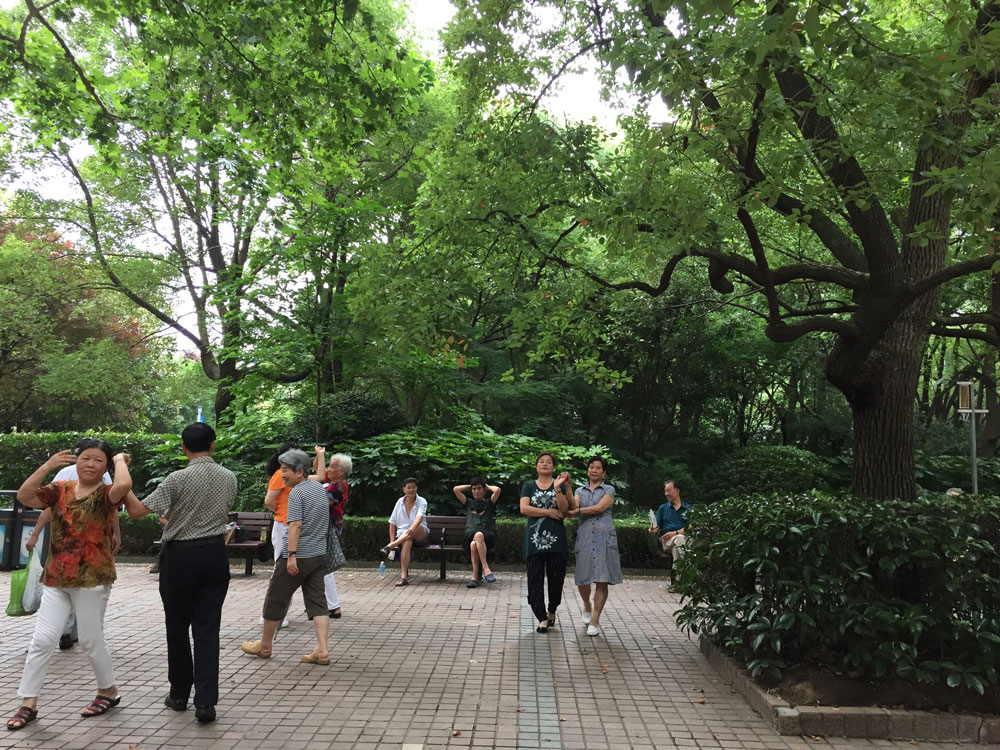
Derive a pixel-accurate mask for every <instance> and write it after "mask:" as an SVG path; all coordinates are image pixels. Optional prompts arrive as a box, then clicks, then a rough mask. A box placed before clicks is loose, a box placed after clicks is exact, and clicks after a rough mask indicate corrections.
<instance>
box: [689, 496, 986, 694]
mask: <svg viewBox="0 0 1000 750" xmlns="http://www.w3.org/2000/svg"><path fill="white" fill-rule="evenodd" d="M689 528H690V529H691V539H690V541H689V542H688V544H687V545H686V554H685V555H684V557H683V558H681V561H680V562H679V563H678V583H677V590H678V591H679V592H680V593H681V594H682V595H683V597H684V599H685V604H684V606H683V607H682V609H681V610H680V612H679V613H678V617H677V620H678V622H679V623H680V624H681V625H682V626H683V627H685V628H687V629H689V630H691V631H694V632H696V633H700V634H702V635H703V636H705V637H707V638H710V639H711V640H712V641H713V642H715V643H716V644H717V645H719V647H720V648H722V649H724V650H725V651H727V652H728V653H730V654H732V655H733V656H735V657H736V658H739V659H741V660H742V661H743V662H744V663H745V664H746V666H747V668H748V669H749V671H750V672H751V674H753V675H755V676H756V675H758V674H760V673H769V674H772V675H775V676H780V674H781V672H782V670H784V669H785V668H786V667H790V666H795V665H799V664H807V665H810V666H822V667H829V668H832V669H836V670H845V671H847V672H849V673H851V674H852V675H856V676H861V677H865V678H870V679H877V678H879V677H883V676H886V675H889V676H898V677H901V678H904V679H916V680H919V681H921V682H926V683H943V684H947V685H949V686H952V687H956V686H959V685H961V686H964V687H965V688H968V689H971V690H975V691H977V692H979V693H980V694H982V693H983V691H984V688H985V687H986V686H988V685H996V684H997V670H996V667H995V665H997V664H1000V551H998V550H1000V498H987V497H983V496H977V497H968V496H965V497H960V498H951V497H947V496H943V495H938V496H934V497H923V498H920V499H918V500H916V501H913V502H903V501H891V502H876V501H871V500H862V499H858V498H854V497H850V496H844V495H839V496H831V495H823V494H819V493H815V492H812V493H807V494H799V495H790V496H778V495H771V496H762V495H755V496H750V497H736V498H731V499H729V500H725V501H722V502H719V503H715V504H711V505H699V506H697V507H695V508H694V509H693V511H692V516H691V524H690V527H689Z"/></svg>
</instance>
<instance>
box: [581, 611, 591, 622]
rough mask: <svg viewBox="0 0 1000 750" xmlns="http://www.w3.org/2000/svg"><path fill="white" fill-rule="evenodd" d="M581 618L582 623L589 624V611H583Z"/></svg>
mask: <svg viewBox="0 0 1000 750" xmlns="http://www.w3.org/2000/svg"><path fill="white" fill-rule="evenodd" d="M581 619H582V620H583V624H584V625H590V612H584V613H583V617H582V618H581Z"/></svg>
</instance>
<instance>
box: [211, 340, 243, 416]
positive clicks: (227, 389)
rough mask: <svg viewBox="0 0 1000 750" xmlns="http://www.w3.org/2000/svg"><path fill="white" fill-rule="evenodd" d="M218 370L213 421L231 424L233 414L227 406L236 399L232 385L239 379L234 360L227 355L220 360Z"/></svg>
mask: <svg viewBox="0 0 1000 750" xmlns="http://www.w3.org/2000/svg"><path fill="white" fill-rule="evenodd" d="M219 372H220V374H221V375H222V378H221V379H220V380H219V387H218V389H217V390H216V391H215V423H216V425H231V424H232V423H233V417H234V415H233V413H232V411H231V410H230V409H229V407H230V405H232V403H233V401H235V400H236V395H235V394H234V393H233V386H234V385H235V384H236V382H237V380H238V379H239V378H238V372H239V371H238V368H237V365H236V360H235V359H231V358H229V357H227V358H226V359H223V360H220V361H219Z"/></svg>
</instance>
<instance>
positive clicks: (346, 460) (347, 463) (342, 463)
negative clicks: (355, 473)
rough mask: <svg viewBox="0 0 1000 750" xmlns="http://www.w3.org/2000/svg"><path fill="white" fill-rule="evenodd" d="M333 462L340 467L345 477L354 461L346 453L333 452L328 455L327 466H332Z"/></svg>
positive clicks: (352, 466)
mask: <svg viewBox="0 0 1000 750" xmlns="http://www.w3.org/2000/svg"><path fill="white" fill-rule="evenodd" d="M335 463H336V464H337V466H339V467H340V469H341V471H343V472H344V476H345V477H346V476H347V475H348V474H350V473H351V469H353V468H354V461H353V460H352V459H351V457H350V456H348V455H347V454H346V453H334V454H333V455H332V456H330V461H329V462H328V466H333V464H335Z"/></svg>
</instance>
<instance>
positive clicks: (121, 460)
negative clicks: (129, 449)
mask: <svg viewBox="0 0 1000 750" xmlns="http://www.w3.org/2000/svg"><path fill="white" fill-rule="evenodd" d="M131 462H132V457H131V456H129V454H127V453H118V454H116V455H115V457H114V458H112V459H111V463H112V464H114V467H115V481H114V482H113V483H112V485H111V491H110V492H109V493H108V494H109V495H110V497H111V503H112V504H113V505H114V506H115V507H118V506H119V505H121V504H122V503H123V502H124V501H125V496H126V495H128V493H130V492H131V491H132V475H131V474H129V471H128V465H129V464H130V463H131Z"/></svg>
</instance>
